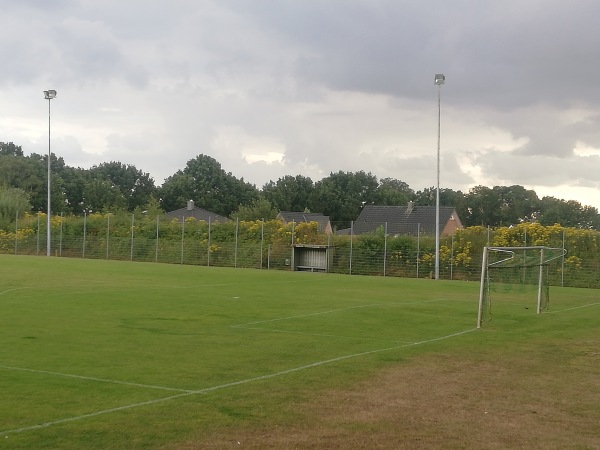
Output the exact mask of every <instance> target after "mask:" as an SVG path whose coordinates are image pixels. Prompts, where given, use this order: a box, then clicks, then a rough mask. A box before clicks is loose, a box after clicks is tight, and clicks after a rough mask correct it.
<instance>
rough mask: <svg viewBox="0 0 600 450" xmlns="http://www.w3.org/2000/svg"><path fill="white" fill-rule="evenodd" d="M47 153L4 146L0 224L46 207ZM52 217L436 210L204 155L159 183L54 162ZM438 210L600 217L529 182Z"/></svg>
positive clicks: (341, 215) (595, 225)
mask: <svg viewBox="0 0 600 450" xmlns="http://www.w3.org/2000/svg"><path fill="white" fill-rule="evenodd" d="M47 158H48V156H47V155H39V154H36V153H33V154H31V155H29V156H25V155H24V154H23V150H22V148H21V147H20V146H18V145H15V144H14V143H12V142H10V143H4V142H0V228H3V227H7V226H8V225H9V224H10V223H14V219H15V212H16V211H21V212H23V213H24V212H37V211H45V210H46V208H47V205H46V201H47V178H46V177H47V161H48V160H47ZM50 166H51V171H52V178H51V195H52V198H51V206H52V211H53V214H61V213H62V214H65V215H71V214H73V215H80V214H83V213H84V212H107V211H112V212H114V211H130V212H133V211H142V210H156V211H161V210H162V211H172V210H175V209H179V208H182V207H185V205H186V204H187V201H188V200H190V199H191V200H194V202H195V204H196V206H198V207H201V208H204V209H206V210H209V211H212V212H214V213H217V214H220V215H223V216H227V217H232V218H239V219H244V220H257V219H272V218H274V217H275V216H276V215H277V213H278V211H280V210H281V211H312V212H319V213H323V214H325V215H327V216H329V217H330V220H331V222H332V224H333V225H334V226H337V227H339V228H342V227H346V226H348V225H349V224H350V222H351V221H352V220H355V219H356V218H357V217H358V215H359V214H360V211H361V209H362V207H363V206H364V205H365V204H374V205H406V204H407V203H408V201H413V202H414V203H415V204H416V205H418V206H433V205H435V197H436V196H435V188H434V187H431V188H426V189H423V190H421V191H415V190H413V189H412V188H410V186H409V185H408V184H407V183H405V182H403V181H401V180H398V179H394V178H383V179H378V178H377V177H376V176H375V175H373V174H371V173H370V172H369V173H366V172H364V171H358V172H343V171H338V172H335V173H334V172H332V173H331V174H330V175H329V176H327V177H325V178H323V179H321V180H319V181H316V182H315V181H313V180H312V179H311V178H309V177H305V176H303V175H296V176H292V175H286V176H284V177H281V178H279V179H278V180H277V181H269V182H268V183H266V184H265V185H264V186H262V188H257V187H256V186H255V185H253V184H251V183H248V182H246V181H244V179H243V178H237V177H236V176H234V175H233V174H231V173H229V172H226V171H225V170H224V169H223V168H222V167H221V164H220V163H219V162H218V161H217V160H215V159H214V158H212V157H210V156H207V155H204V154H200V155H198V156H196V157H195V158H193V159H191V160H189V161H188V162H187V164H186V166H185V168H183V169H180V170H178V171H177V172H176V173H174V174H173V175H171V176H170V177H168V178H167V179H166V180H165V181H164V183H163V184H162V185H161V186H157V185H156V184H155V182H154V179H153V178H152V177H151V176H150V174H149V173H147V172H143V171H142V170H140V169H138V168H137V167H135V166H133V165H130V164H123V163H121V162H117V161H111V162H107V163H102V164H99V165H97V166H93V167H91V168H90V169H83V168H80V167H70V166H68V165H66V164H65V162H64V159H63V158H57V157H56V156H55V155H52V156H51V160H50ZM440 204H441V205H442V206H452V207H454V208H456V210H457V212H458V215H459V217H460V219H461V221H462V223H463V225H465V226H490V227H500V226H509V225H514V224H519V223H528V222H537V223H540V224H542V225H553V224H555V223H558V224H561V225H562V226H565V227H575V228H585V229H596V230H598V229H600V215H599V214H598V210H597V208H595V207H592V206H586V205H582V204H581V203H579V202H578V201H575V200H562V199H558V198H555V197H548V196H546V197H543V198H541V199H540V198H539V197H538V196H537V194H536V193H535V191H533V190H528V189H525V188H524V187H523V186H519V185H514V186H494V187H491V188H490V187H487V186H475V187H474V188H472V189H470V190H469V191H468V192H466V193H463V192H462V191H454V190H452V189H441V190H440Z"/></svg>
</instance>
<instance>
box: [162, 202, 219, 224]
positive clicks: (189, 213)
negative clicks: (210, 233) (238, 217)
mask: <svg viewBox="0 0 600 450" xmlns="http://www.w3.org/2000/svg"><path fill="white" fill-rule="evenodd" d="M165 215H166V216H167V217H169V218H171V219H177V220H181V219H183V220H186V219H189V218H190V217H193V218H194V219H196V220H203V221H205V222H211V223H215V222H221V223H223V222H229V221H230V219H228V218H227V217H225V216H221V215H219V214H216V213H214V212H210V211H207V210H206V209H202V208H198V207H196V206H192V207H191V208H190V207H187V208H179V209H176V210H175V211H169V212H168V213H165Z"/></svg>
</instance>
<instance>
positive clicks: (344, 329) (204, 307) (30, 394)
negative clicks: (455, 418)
mask: <svg viewBox="0 0 600 450" xmlns="http://www.w3.org/2000/svg"><path fill="white" fill-rule="evenodd" d="M0 273H1V274H2V275H1V279H0V307H1V311H2V314H1V315H0V391H1V392H2V395H1V396H0V448H10V449H18V448H64V449H68V448H73V449H81V448H86V449H92V448H98V449H109V448H115V449H118V448H171V446H173V445H174V444H175V443H184V442H186V441H189V440H193V439H195V438H197V437H198V436H210V435H211V434H218V433H219V430H224V429H232V428H234V429H235V428H243V429H247V428H252V427H255V426H256V427H263V426H266V425H268V424H273V423H278V424H284V425H285V424H289V423H294V422H295V421H302V420H304V421H305V420H307V419H306V418H303V417H302V416H301V414H300V413H295V412H294V409H293V408H289V407H287V405H290V404H294V403H302V402H307V401H310V400H313V399H315V398H318V397H319V395H320V393H322V392H325V391H327V390H330V389H334V388H335V389H339V388H343V387H351V386H352V385H353V384H354V383H357V382H360V381H364V380H368V379H369V377H371V376H374V375H375V374H376V373H377V372H378V371H380V370H382V369H385V368H388V367H390V366H394V365H398V364H410V362H411V360H412V359H415V358H419V357H420V356H422V355H432V354H436V353H446V354H457V355H458V354H461V353H465V352H471V353H472V354H473V355H481V357H483V358H485V357H489V358H490V359H494V358H497V357H498V355H501V354H510V355H511V356H515V355H519V354H520V352H523V351H524V349H525V350H527V349H529V351H534V350H535V349H536V348H538V347H541V348H545V349H547V351H553V350H552V349H553V347H556V349H557V350H556V358H557V359H560V358H561V357H564V358H568V357H569V356H568V355H564V356H561V355H563V353H564V349H563V347H562V346H561V343H562V342H564V341H565V340H569V341H570V342H576V341H577V340H580V341H582V342H585V341H586V339H591V336H596V335H597V330H598V329H597V324H598V320H599V319H600V306H599V305H598V302H599V295H598V291H594V290H581V289H561V288H553V289H552V291H551V309H550V311H548V312H545V313H544V314H542V315H541V316H537V315H536V314H535V312H534V311H535V301H536V300H535V298H536V297H535V293H527V292H525V293H523V292H509V293H504V294H503V295H500V294H502V293H500V292H499V293H498V295H497V296H496V297H497V299H496V300H494V303H493V308H494V309H493V322H492V323H490V324H487V325H486V326H485V327H484V328H482V329H481V330H474V328H475V322H476V317H477V298H478V290H479V286H478V284H477V283H468V282H448V281H438V282H436V281H431V280H415V279H399V278H382V277H360V276H347V275H333V274H311V273H289V272H282V271H266V270H263V271H259V270H246V269H222V268H206V267H193V266H181V265H163V264H152V263H129V262H115V261H99V260H81V259H66V258H44V257H40V258H36V257H14V256H5V255H0ZM588 305H589V306H588ZM532 346H537V347H532ZM525 353H527V352H525ZM549 364H550V363H549Z"/></svg>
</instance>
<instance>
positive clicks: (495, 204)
mask: <svg viewBox="0 0 600 450" xmlns="http://www.w3.org/2000/svg"><path fill="white" fill-rule="evenodd" d="M465 206H466V208H464V209H465V210H466V214H465V217H464V219H463V224H464V225H466V226H472V225H482V226H492V227H498V226H509V225H516V224H519V223H522V222H529V221H532V220H535V218H536V217H537V216H538V211H539V206H540V205H539V199H538V197H537V194H536V193H535V192H534V191H532V190H527V189H525V188H524V187H523V186H518V185H514V186H494V187H493V188H489V187H487V186H476V187H474V188H472V189H471V190H470V191H469V193H468V194H467V195H466V197H465ZM459 215H460V212H459ZM461 219H462V217H461Z"/></svg>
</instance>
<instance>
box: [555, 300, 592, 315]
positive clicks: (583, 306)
mask: <svg viewBox="0 0 600 450" xmlns="http://www.w3.org/2000/svg"><path fill="white" fill-rule="evenodd" d="M596 305H600V302H596V303H588V304H587V305H581V306H574V307H572V308H566V309H559V310H557V311H544V314H556V313H559V312H564V311H572V310H574V309H581V308H588V307H590V306H596Z"/></svg>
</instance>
